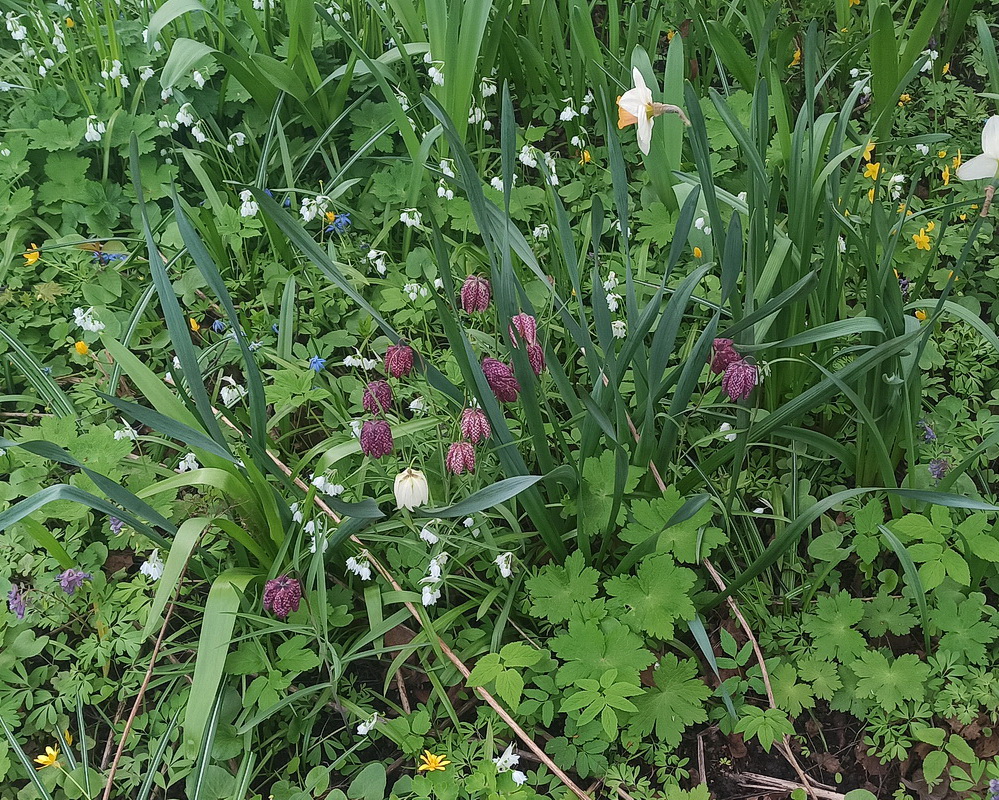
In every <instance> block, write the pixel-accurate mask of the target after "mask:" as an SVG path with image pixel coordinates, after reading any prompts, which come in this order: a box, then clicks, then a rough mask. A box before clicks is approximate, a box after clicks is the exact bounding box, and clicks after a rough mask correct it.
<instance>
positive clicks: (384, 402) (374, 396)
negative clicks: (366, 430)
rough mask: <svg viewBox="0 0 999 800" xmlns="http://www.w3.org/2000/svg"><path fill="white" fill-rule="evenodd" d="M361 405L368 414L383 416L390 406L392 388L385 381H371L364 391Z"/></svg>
mask: <svg viewBox="0 0 999 800" xmlns="http://www.w3.org/2000/svg"><path fill="white" fill-rule="evenodd" d="M361 405H363V406H364V410H365V411H367V412H368V413H369V414H384V413H385V412H386V411H387V410H388V409H389V407H390V406H391V405H392V387H391V386H389V385H388V384H387V383H386V382H385V381H372V382H371V383H369V384H368V385H367V387H365V389H364V397H363V398H362V400H361Z"/></svg>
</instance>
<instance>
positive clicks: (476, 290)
mask: <svg viewBox="0 0 999 800" xmlns="http://www.w3.org/2000/svg"><path fill="white" fill-rule="evenodd" d="M491 297H492V289H491V287H490V285H489V281H487V280H486V279H485V278H482V277H480V276H479V275H469V276H468V277H467V278H465V282H464V283H463V284H462V285H461V307H462V308H463V309H464V310H465V311H466V312H467V313H469V314H471V313H473V312H475V311H485V310H486V309H487V308H489V300H490V299H491Z"/></svg>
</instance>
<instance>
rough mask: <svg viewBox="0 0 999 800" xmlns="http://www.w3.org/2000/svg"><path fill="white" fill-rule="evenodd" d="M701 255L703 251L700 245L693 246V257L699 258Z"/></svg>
mask: <svg viewBox="0 0 999 800" xmlns="http://www.w3.org/2000/svg"><path fill="white" fill-rule="evenodd" d="M702 255H704V253H702V252H701V248H700V247H695V248H694V258H700V257H701V256H702Z"/></svg>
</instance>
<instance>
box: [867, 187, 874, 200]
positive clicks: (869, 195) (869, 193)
mask: <svg viewBox="0 0 999 800" xmlns="http://www.w3.org/2000/svg"><path fill="white" fill-rule="evenodd" d="M867 202H868V203H873V202H874V187H873V186H872V187H871V188H870V189H868V190H867Z"/></svg>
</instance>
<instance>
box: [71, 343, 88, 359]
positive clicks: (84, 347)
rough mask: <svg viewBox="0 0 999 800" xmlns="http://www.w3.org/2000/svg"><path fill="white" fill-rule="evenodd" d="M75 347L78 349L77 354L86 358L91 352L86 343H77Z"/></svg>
mask: <svg viewBox="0 0 999 800" xmlns="http://www.w3.org/2000/svg"><path fill="white" fill-rule="evenodd" d="M73 347H75V348H76V352H77V353H79V354H80V355H81V356H85V355H86V354H87V353H89V352H90V348H89V347H87V343H86V342H77V343H76V344H74V345H73Z"/></svg>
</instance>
